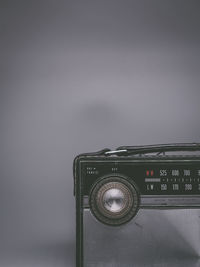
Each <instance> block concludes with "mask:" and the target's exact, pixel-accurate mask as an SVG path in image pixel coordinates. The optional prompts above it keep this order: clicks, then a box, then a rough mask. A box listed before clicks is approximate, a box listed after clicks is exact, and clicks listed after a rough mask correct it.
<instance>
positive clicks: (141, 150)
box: [105, 143, 200, 156]
mask: <svg viewBox="0 0 200 267" xmlns="http://www.w3.org/2000/svg"><path fill="white" fill-rule="evenodd" d="M172 151H200V143H173V144H157V145H146V146H120V147H118V148H117V149H116V150H114V151H107V152H105V155H108V156H109V155H119V156H121V155H124V156H127V155H137V154H147V153H156V152H157V153H158V154H161V153H165V152H172Z"/></svg>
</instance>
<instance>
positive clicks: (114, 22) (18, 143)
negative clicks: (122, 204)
mask: <svg viewBox="0 0 200 267" xmlns="http://www.w3.org/2000/svg"><path fill="white" fill-rule="evenodd" d="M199 10H200V2H199V1H197V0H190V1H189V0H188V1H183V0H168V1H167V0H150V1H149V0H146V1H145V0H137V1H136V0H134V1H133V0H130V1H129V0H123V1H119V0H115V1H114V0H107V1H104V0H101V1H96V0H94V1H88V0H85V1H72V0H71V1H67V0H66V1H64V0H57V1H55V0H49V1H47V0H41V1H23V0H19V1H11V0H6V1H1V10H0V21H1V30H0V46H1V50H0V51H1V59H0V70H1V72H0V84H1V86H0V127H1V131H0V133H1V136H0V147H1V149H0V151H1V153H0V154H1V160H0V173H1V175H0V214H1V215H0V216H1V217H0V231H1V233H0V236H1V237H0V249H1V257H0V265H1V266H2V267H5V266H6V267H7V266H9V267H10V266H17V267H18V266H20V267H24V266H48V267H49V266H67V264H69V266H73V264H74V254H75V202H74V197H73V175H72V164H73V159H74V157H75V156H76V155H77V154H79V153H82V152H89V151H95V150H99V149H102V148H105V147H109V148H116V147H117V146H120V145H139V144H154V143H168V142H200V105H199V101H200V88H199V84H200V34H199V32H200V17H199Z"/></svg>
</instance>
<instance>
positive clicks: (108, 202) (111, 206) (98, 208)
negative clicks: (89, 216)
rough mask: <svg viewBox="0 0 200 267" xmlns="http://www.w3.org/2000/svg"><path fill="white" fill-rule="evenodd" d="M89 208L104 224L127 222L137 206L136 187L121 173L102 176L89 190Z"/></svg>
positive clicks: (134, 213) (137, 195)
mask: <svg viewBox="0 0 200 267" xmlns="http://www.w3.org/2000/svg"><path fill="white" fill-rule="evenodd" d="M90 208H91V211H92V213H93V215H94V216H95V217H96V218H97V219H98V220H99V221H100V222H102V223H104V224H108V225H116V226H117V225H121V224H124V223H127V222H128V221H130V220H131V219H132V218H133V217H134V216H135V215H136V213H137V211H138V208H139V193H138V190H137V187H136V185H135V184H134V183H133V182H132V181H131V180H129V179H128V178H125V177H124V176H121V175H119V176H118V175H116V176H106V177H102V178H100V179H99V180H98V181H97V182H96V183H95V185H94V186H93V188H92V190H91V193H90Z"/></svg>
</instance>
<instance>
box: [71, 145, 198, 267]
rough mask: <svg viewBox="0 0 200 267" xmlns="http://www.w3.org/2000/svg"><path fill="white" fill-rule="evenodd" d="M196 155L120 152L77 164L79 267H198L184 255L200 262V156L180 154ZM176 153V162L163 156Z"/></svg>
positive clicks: (162, 148)
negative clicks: (185, 259)
mask: <svg viewBox="0 0 200 267" xmlns="http://www.w3.org/2000/svg"><path fill="white" fill-rule="evenodd" d="M199 149H200V146H199V145H198V144H169V145H155V146H137V147H120V148H118V149H117V150H115V151H110V150H108V149H105V150H102V151H100V152H96V153H87V154H82V155H79V156H78V157H76V158H75V160H74V182H75V184H74V193H75V196H76V263H77V265H76V266H77V267H94V266H95V267H96V266H97V267H98V266H99V267H101V266H105V267H107V266H108V267H111V266H112V267H118V266H120V267H131V266H169V265H170V266H173V260H172V259H175V265H174V266H179V265H178V264H179V263H178V262H177V260H178V261H179V262H180V266H198V265H192V264H191V262H190V264H189V265H184V263H183V262H182V259H183V257H182V256H183V255H184V258H185V255H188V258H191V255H195V257H199V256H200V226H199V224H200V209H199V208H200V156H199V155H180V152H181V151H197V150H199ZM172 151H179V155H172V154H171V155H166V154H165V153H166V152H172ZM152 153H153V154H152ZM155 153H156V154H155ZM166 262H167V264H166V265H164V264H165V263H166ZM185 262H187V261H185ZM187 264H188V263H187ZM195 264H196V263H195ZM198 264H199V263H198Z"/></svg>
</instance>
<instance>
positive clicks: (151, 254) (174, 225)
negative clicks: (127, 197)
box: [83, 209, 200, 267]
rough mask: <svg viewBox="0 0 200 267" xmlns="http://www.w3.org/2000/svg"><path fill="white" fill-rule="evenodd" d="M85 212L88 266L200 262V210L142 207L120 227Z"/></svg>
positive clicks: (193, 264)
mask: <svg viewBox="0 0 200 267" xmlns="http://www.w3.org/2000/svg"><path fill="white" fill-rule="evenodd" d="M83 216H84V267H132V266H134V267H141V266H148V267H150V266H153V267H164V266H170V267H175V266H180V267H186V266H187V267H188V266H190V267H197V266H200V260H199V257H200V210H140V211H139V212H138V214H137V216H136V217H135V218H134V219H133V220H132V221H131V222H130V223H128V224H126V225H123V226H120V227H111V226H106V225H103V224H101V223H100V222H98V221H96V219H95V218H94V217H93V215H92V214H91V212H90V211H89V210H88V209H85V210H84V215H83Z"/></svg>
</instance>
